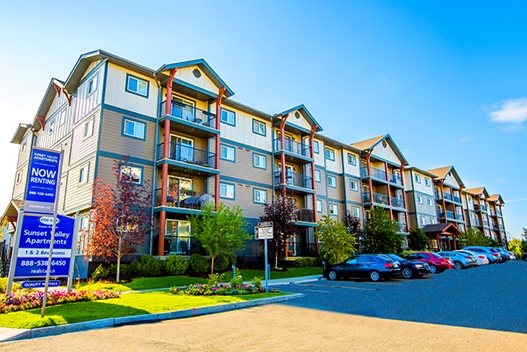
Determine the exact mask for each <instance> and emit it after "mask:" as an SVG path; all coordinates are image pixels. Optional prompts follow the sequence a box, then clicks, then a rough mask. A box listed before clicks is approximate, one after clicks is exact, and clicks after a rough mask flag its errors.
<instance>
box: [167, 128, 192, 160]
mask: <svg viewBox="0 0 527 352" xmlns="http://www.w3.org/2000/svg"><path fill="white" fill-rule="evenodd" d="M170 146H171V150H172V151H173V153H172V156H173V157H174V159H175V160H177V161H194V141H193V140H192V139H189V138H185V137H181V136H177V135H174V134H171V135H170Z"/></svg>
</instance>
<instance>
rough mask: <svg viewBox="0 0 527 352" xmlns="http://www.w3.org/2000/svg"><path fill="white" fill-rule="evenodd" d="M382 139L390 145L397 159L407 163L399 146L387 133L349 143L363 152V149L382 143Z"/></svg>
mask: <svg viewBox="0 0 527 352" xmlns="http://www.w3.org/2000/svg"><path fill="white" fill-rule="evenodd" d="M382 141H386V143H388V144H389V145H390V147H391V148H392V149H393V151H394V152H395V154H396V155H397V157H398V158H399V160H401V162H404V163H405V164H406V165H408V160H406V158H405V157H404V155H403V153H402V152H401V151H400V150H399V147H397V144H395V142H394V140H393V138H392V137H391V136H390V135H389V134H385V135H382V136H377V137H373V138H370V139H365V140H363V141H360V142H355V143H351V145H352V146H353V147H355V148H357V149H359V150H361V151H363V152H365V151H368V150H371V149H373V148H375V147H376V146H377V145H378V144H379V143H382Z"/></svg>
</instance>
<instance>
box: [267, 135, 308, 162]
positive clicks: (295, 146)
mask: <svg viewBox="0 0 527 352" xmlns="http://www.w3.org/2000/svg"><path fill="white" fill-rule="evenodd" d="M274 150H276V151H279V150H284V151H287V152H291V153H293V154H298V155H301V156H305V157H308V158H310V157H311V146H309V145H308V144H304V143H299V142H296V141H293V140H291V139H287V138H285V139H284V147H283V148H282V146H281V142H280V138H276V139H275V140H274Z"/></svg>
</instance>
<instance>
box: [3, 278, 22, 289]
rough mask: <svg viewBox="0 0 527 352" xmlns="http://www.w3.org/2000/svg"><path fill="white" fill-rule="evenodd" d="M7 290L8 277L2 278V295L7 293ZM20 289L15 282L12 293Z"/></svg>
mask: <svg viewBox="0 0 527 352" xmlns="http://www.w3.org/2000/svg"><path fill="white" fill-rule="evenodd" d="M6 288H7V277H2V278H0V293H5V291H6ZM19 289H20V285H19V284H16V283H14V282H13V287H12V288H11V292H14V291H17V290H19Z"/></svg>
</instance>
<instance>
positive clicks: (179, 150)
mask: <svg viewBox="0 0 527 352" xmlns="http://www.w3.org/2000/svg"><path fill="white" fill-rule="evenodd" d="M164 145H165V143H161V144H158V146H157V155H158V157H157V158H158V160H160V159H163V158H164V155H163V154H164ZM168 158H169V159H171V160H176V161H183V162H187V163H190V164H195V165H198V166H205V167H211V168H215V167H216V154H215V153H210V152H209V151H207V150H201V149H196V148H193V147H191V146H188V145H186V144H181V143H176V142H170V144H169V148H168Z"/></svg>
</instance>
